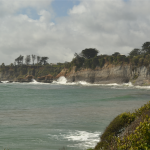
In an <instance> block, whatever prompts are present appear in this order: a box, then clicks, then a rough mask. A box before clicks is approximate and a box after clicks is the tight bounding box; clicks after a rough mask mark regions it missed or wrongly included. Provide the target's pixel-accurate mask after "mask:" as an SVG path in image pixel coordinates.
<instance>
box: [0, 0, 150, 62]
mask: <svg viewBox="0 0 150 150" xmlns="http://www.w3.org/2000/svg"><path fill="white" fill-rule="evenodd" d="M146 41H150V0H0V64H1V63H3V62H4V63H5V64H10V63H11V62H14V59H15V58H17V57H18V56H19V55H24V56H25V55H31V54H35V55H39V56H48V57H49V63H52V62H53V63H55V62H65V61H71V60H72V58H73V56H74V53H75V52H77V53H79V52H81V51H82V50H83V49H85V48H96V49H98V50H99V51H100V54H112V53H114V52H120V53H121V54H128V53H129V52H130V51H131V50H132V49H133V48H141V46H142V44H143V43H144V42H146Z"/></svg>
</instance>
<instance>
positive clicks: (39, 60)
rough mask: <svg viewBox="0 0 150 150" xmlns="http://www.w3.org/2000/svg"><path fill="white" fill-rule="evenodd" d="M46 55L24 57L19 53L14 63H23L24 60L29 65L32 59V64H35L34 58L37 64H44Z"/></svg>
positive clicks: (46, 58)
mask: <svg viewBox="0 0 150 150" xmlns="http://www.w3.org/2000/svg"><path fill="white" fill-rule="evenodd" d="M48 59H49V58H48V57H40V56H36V55H26V56H25V57H24V56H22V55H20V56H19V57H17V58H16V59H15V62H14V65H23V62H24V61H25V64H26V65H29V64H30V63H31V61H32V64H33V65H34V64H35V60H37V64H39V65H46V64H47V60H48Z"/></svg>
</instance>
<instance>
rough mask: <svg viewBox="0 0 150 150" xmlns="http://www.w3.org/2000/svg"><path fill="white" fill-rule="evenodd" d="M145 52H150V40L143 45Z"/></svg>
mask: <svg viewBox="0 0 150 150" xmlns="http://www.w3.org/2000/svg"><path fill="white" fill-rule="evenodd" d="M141 51H142V52H143V53H150V42H145V43H144V44H143V45H142V50H141Z"/></svg>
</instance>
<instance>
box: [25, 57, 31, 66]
mask: <svg viewBox="0 0 150 150" xmlns="http://www.w3.org/2000/svg"><path fill="white" fill-rule="evenodd" d="M30 62H31V57H30V55H27V56H26V58H25V63H26V65H29V64H30Z"/></svg>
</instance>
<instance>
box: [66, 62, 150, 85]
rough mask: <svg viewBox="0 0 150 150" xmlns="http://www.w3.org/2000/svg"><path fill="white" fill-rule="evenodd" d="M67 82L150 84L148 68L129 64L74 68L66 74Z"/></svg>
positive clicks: (149, 70)
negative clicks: (92, 68)
mask: <svg viewBox="0 0 150 150" xmlns="http://www.w3.org/2000/svg"><path fill="white" fill-rule="evenodd" d="M66 77H67V80H68V82H77V81H86V82H89V83H96V84H109V83H127V82H132V83H133V84H134V85H150V69H149V68H146V67H144V66H143V67H139V68H136V69H135V68H133V67H132V66H130V65H118V66H115V65H107V64H106V65H105V66H104V67H103V68H96V69H95V70H91V69H81V70H79V71H77V72H75V68H73V70H72V71H71V72H70V73H68V74H67V75H66Z"/></svg>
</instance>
